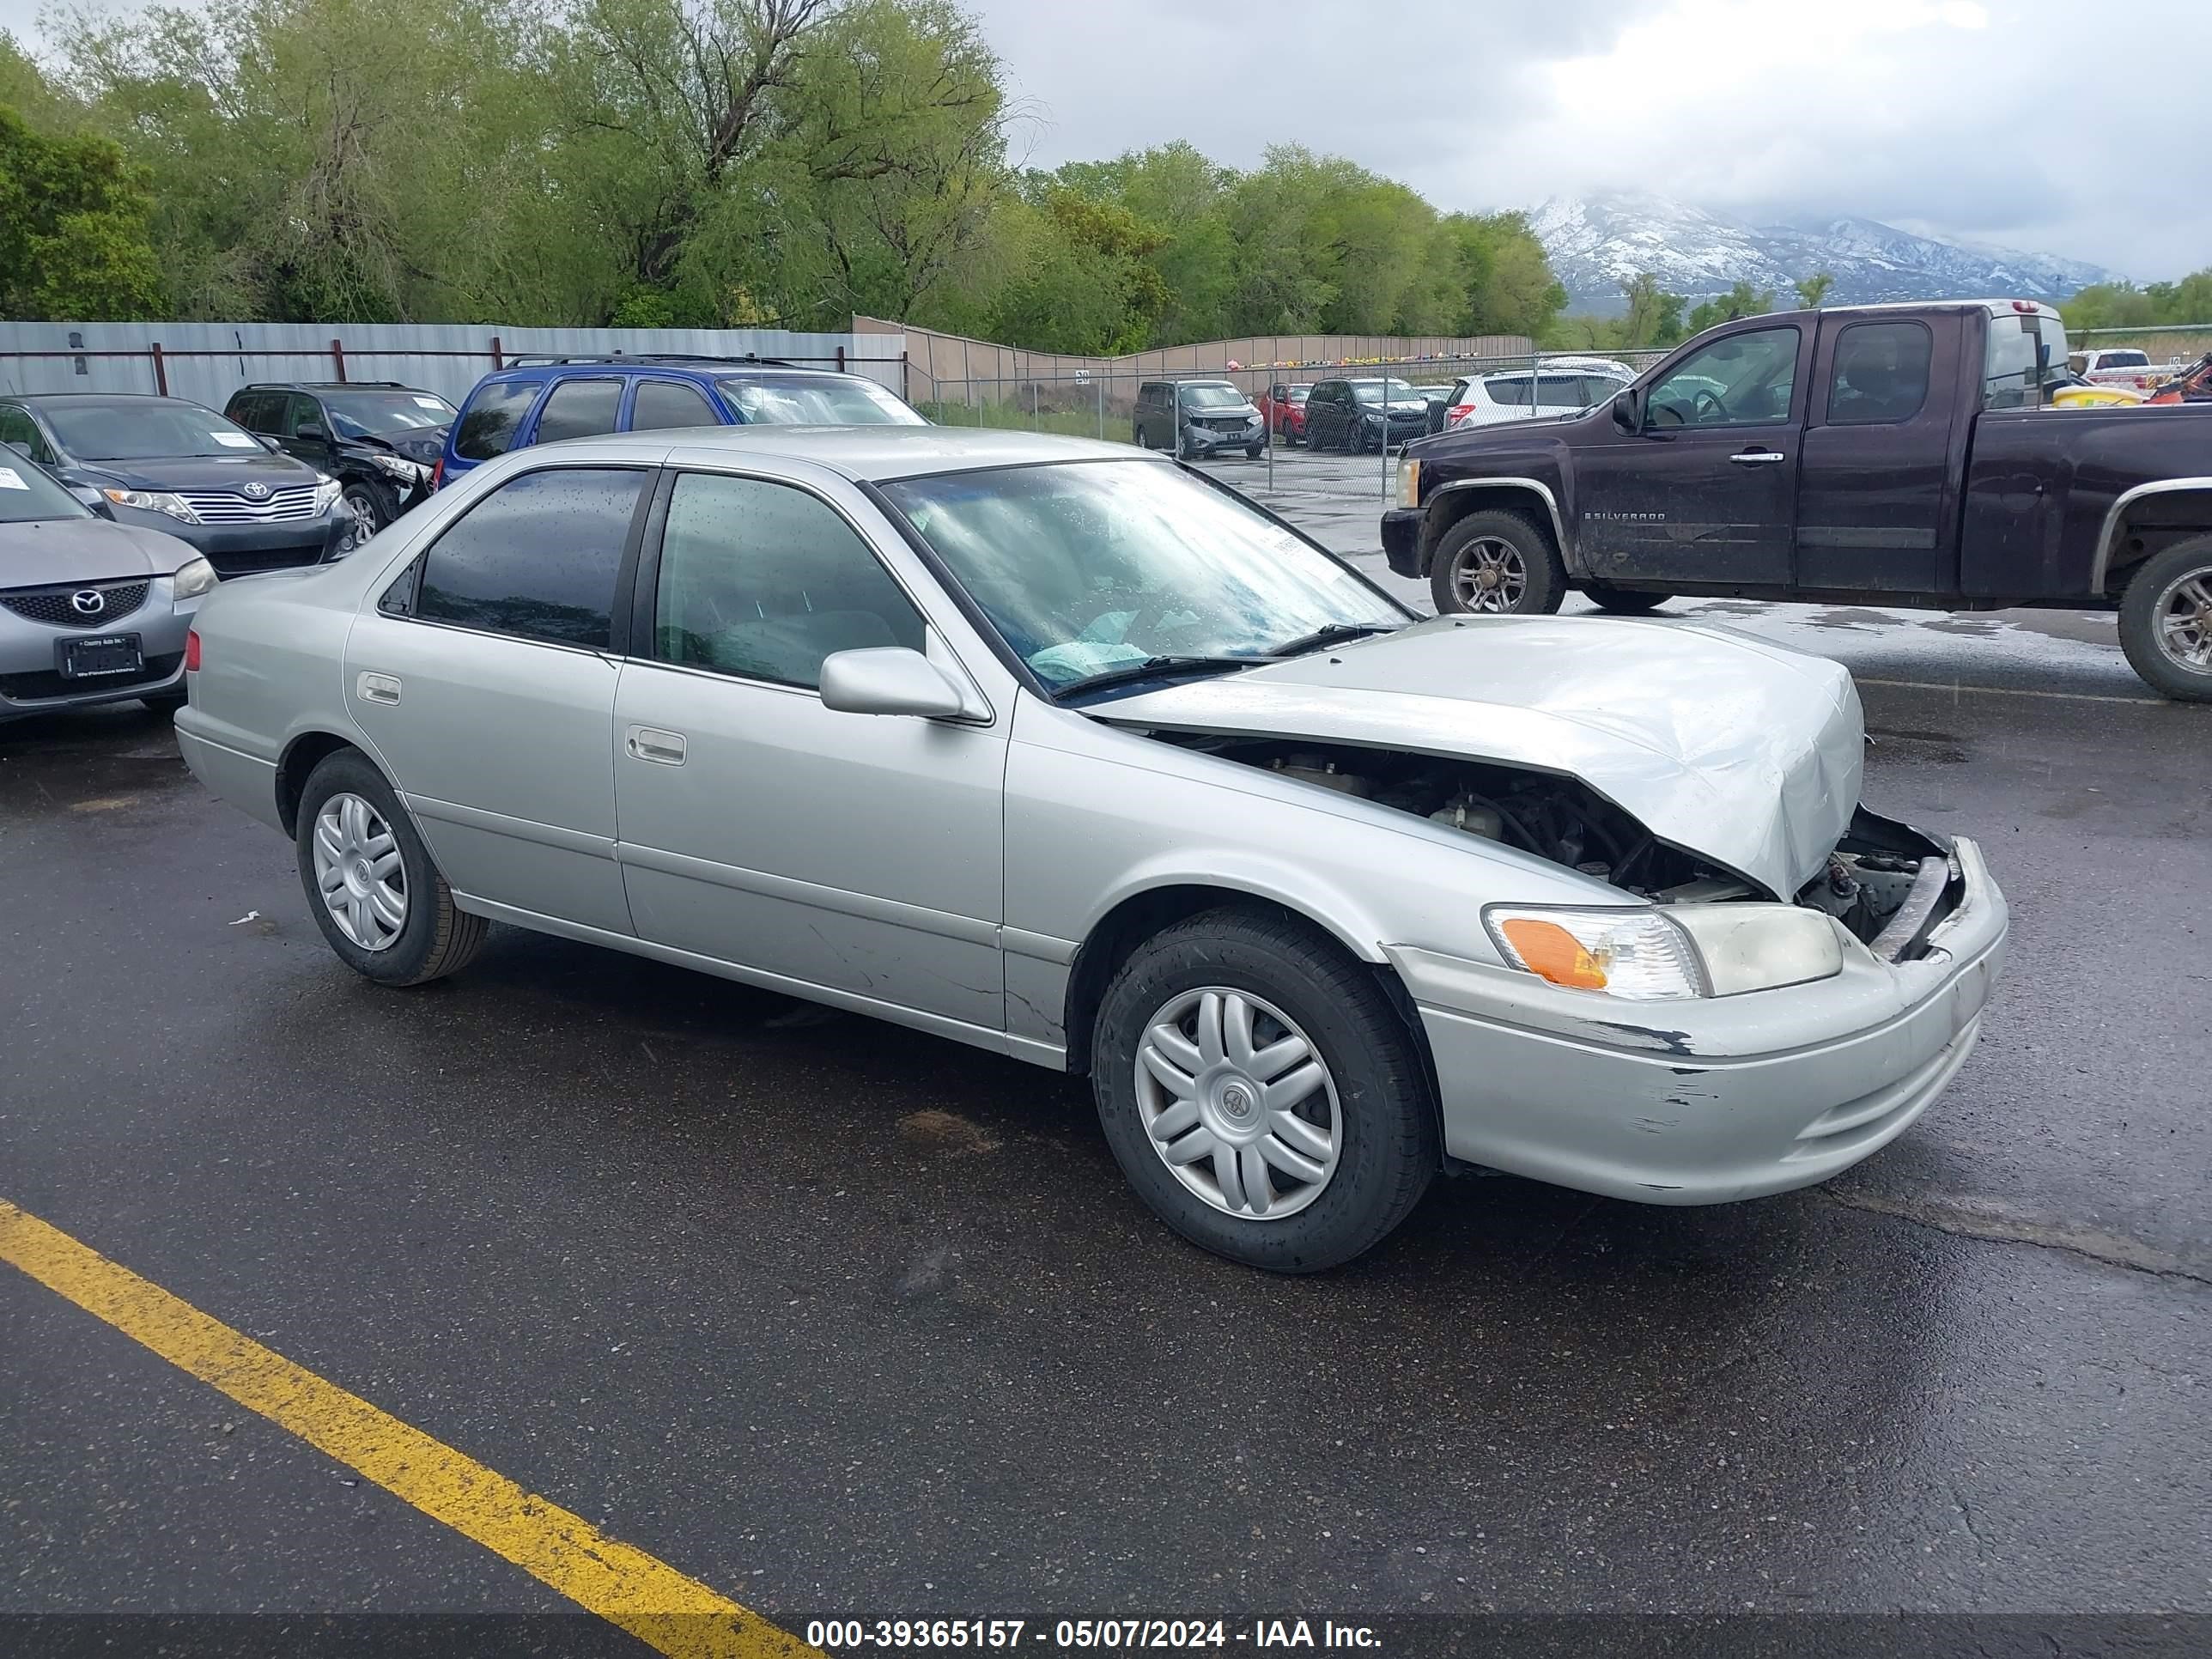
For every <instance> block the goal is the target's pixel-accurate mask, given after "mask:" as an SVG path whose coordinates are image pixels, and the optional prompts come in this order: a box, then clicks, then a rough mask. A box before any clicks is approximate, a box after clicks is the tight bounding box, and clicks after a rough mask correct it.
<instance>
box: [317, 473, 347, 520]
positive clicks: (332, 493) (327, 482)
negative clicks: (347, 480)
mask: <svg viewBox="0 0 2212 1659" xmlns="http://www.w3.org/2000/svg"><path fill="white" fill-rule="evenodd" d="M344 494H345V486H344V485H343V484H342V483H339V482H338V481H337V479H336V478H333V477H331V476H330V475H329V474H328V473H324V472H318V473H317V474H315V512H316V513H318V514H321V513H327V512H329V511H330V510H331V508H332V507H336V506H337V501H338V497H339V496H341V495H344Z"/></svg>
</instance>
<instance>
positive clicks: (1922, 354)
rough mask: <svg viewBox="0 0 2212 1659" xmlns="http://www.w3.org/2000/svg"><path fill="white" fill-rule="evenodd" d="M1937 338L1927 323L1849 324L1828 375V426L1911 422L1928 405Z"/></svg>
mask: <svg viewBox="0 0 2212 1659" xmlns="http://www.w3.org/2000/svg"><path fill="white" fill-rule="evenodd" d="M1935 356H1936V339H1935V337H1934V336H1933V335H1931V334H1930V333H1929V331H1928V325H1926V324H1925V323H1911V322H1897V323H1853V324H1852V325H1850V327H1848V328H1846V329H1845V330H1844V331H1843V332H1842V333H1841V334H1839V335H1838V336H1837V337H1836V361H1835V366H1834V367H1833V368H1831V369H1830V370H1829V371H1828V424H1829V425H1830V426H1881V425H1888V424H1893V423H1894V422H1899V421H1909V420H1911V418H1912V417H1913V416H1915V415H1917V414H1918V413H1919V412H1920V410H1921V406H1922V405H1923V404H1925V403H1926V402H1927V401H1928V374H1929V367H1930V365H1931V364H1932V363H1933V362H1934V361H1935Z"/></svg>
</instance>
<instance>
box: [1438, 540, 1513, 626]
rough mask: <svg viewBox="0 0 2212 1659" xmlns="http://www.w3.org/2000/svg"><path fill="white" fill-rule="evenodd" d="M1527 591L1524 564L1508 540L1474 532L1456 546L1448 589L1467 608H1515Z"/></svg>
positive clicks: (1491, 609)
mask: <svg viewBox="0 0 2212 1659" xmlns="http://www.w3.org/2000/svg"><path fill="white" fill-rule="evenodd" d="M1452 592H1453V594H1454V595H1455V596H1456V597H1457V599H1458V600H1459V602H1460V605H1462V607H1463V608H1464V609H1466V610H1468V611H1517V610H1519V609H1520V608H1521V600H1522V596H1523V595H1524V594H1526V593H1527V592H1528V562H1527V561H1525V560H1524V559H1522V556H1521V554H1520V550H1518V549H1517V548H1516V547H1515V546H1514V545H1513V544H1511V543H1510V542H1505V541H1500V540H1499V539H1498V538H1497V537H1495V536H1478V537H1476V538H1475V539H1474V540H1473V541H1471V542H1469V543H1468V544H1467V545H1466V546H1465V547H1462V549H1460V550H1459V556H1458V559H1457V561H1456V562H1455V563H1454V564H1453V566H1452Z"/></svg>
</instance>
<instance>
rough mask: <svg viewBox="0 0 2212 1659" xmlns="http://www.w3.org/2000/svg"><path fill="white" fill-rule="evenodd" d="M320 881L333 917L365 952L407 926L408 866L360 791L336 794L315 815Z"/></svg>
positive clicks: (387, 827)
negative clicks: (360, 794)
mask: <svg viewBox="0 0 2212 1659" xmlns="http://www.w3.org/2000/svg"><path fill="white" fill-rule="evenodd" d="M315 885H316V886H317V887H318V888H319V890H321V892H322V895H323V902H324V903H325V905H327V906H328V907H329V908H330V913H331V921H334V922H336V923H337V927H338V932H340V933H343V934H344V935H345V936H346V937H347V938H348V939H351V940H352V941H353V942H354V943H355V944H356V945H359V946H361V948H362V950H364V951H382V950H385V949H387V948H388V947H389V946H390V945H392V941H393V940H395V939H398V937H399V930H400V929H401V928H403V927H405V926H406V925H407V870H406V866H404V864H402V863H401V862H400V858H399V842H398V840H397V839H396V838H395V837H394V836H393V835H392V826H391V825H390V824H388V823H386V822H385V821H384V818H383V816H382V815H381V814H380V813H379V812H378V811H377V810H376V808H374V806H372V805H369V804H368V802H367V801H365V800H363V799H362V798H361V797H360V796H359V795H347V794H339V795H332V796H331V798H330V799H328V800H326V801H325V802H324V803H323V810H322V811H320V812H319V813H317V814H316V816H315Z"/></svg>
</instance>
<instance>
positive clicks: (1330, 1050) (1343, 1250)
mask: <svg viewBox="0 0 2212 1659" xmlns="http://www.w3.org/2000/svg"><path fill="white" fill-rule="evenodd" d="M1091 1086H1092V1090H1093V1092H1094V1093H1095V1094H1096V1096H1097V1102H1098V1117H1099V1121H1100V1123H1101V1125H1102V1126H1103V1128H1104V1130H1105V1133H1106V1139H1107V1141H1108V1144H1109V1145H1110V1146H1112V1147H1113V1149H1114V1156H1115V1159H1116V1160H1117V1161H1118V1162H1119V1163H1120V1164H1121V1170H1122V1173H1123V1174H1124V1175H1126V1176H1127V1177H1128V1179H1129V1182H1130V1184H1131V1185H1132V1186H1133V1187H1134V1188H1136V1189H1137V1193H1138V1195H1139V1197H1141V1198H1142V1199H1143V1200H1145V1202H1146V1204H1147V1205H1149V1206H1151V1207H1152V1211H1153V1212H1154V1213H1156V1214H1157V1215H1158V1216H1159V1218H1161V1219H1162V1220H1163V1221H1164V1222H1166V1223H1167V1224H1168V1225H1170V1227H1172V1228H1174V1229H1175V1230H1176V1231H1177V1232H1179V1233H1181V1234H1182V1236H1183V1237H1185V1238H1188V1239H1189V1240H1190V1241H1191V1242H1192V1243H1194V1244H1199V1245H1202V1246H1203V1247H1204V1248H1206V1249H1209V1250H1212V1251H1214V1252H1216V1253H1217V1254H1218V1255H1225V1256H1228V1257H1229V1258H1231V1260H1232V1261H1242V1262H1245V1263H1247V1264H1248V1265H1249V1266H1252V1267H1266V1268H1269V1269H1272V1270H1273V1271H1276V1272H1279V1273H1318V1272H1320V1271H1322V1269H1324V1268H1328V1267H1336V1266H1338V1265H1339V1264H1340V1263H1342V1262H1346V1261H1350V1260H1351V1259H1352V1257H1353V1256H1356V1255H1358V1254H1359V1253H1360V1252H1361V1251H1363V1250H1365V1249H1368V1248H1370V1246H1372V1245H1373V1244H1375V1243H1377V1242H1378V1241H1380V1240H1381V1239H1382V1238H1383V1237H1384V1236H1385V1235H1387V1234H1388V1233H1389V1231H1391V1229H1393V1228H1394V1227H1395V1226H1396V1225H1398V1224H1399V1223H1400V1222H1401V1221H1402V1220H1403V1219H1404V1218H1405V1217H1406V1215H1407V1212H1409V1211H1410V1210H1412V1208H1413V1206H1414V1204H1415V1203H1416V1202H1417V1201H1418V1200H1419V1198H1420V1196H1421V1194H1423V1193H1424V1192H1425V1191H1426V1190H1427V1188H1428V1184H1429V1182H1430V1180H1431V1177H1433V1176H1434V1175H1435V1174H1436V1170H1437V1164H1438V1162H1439V1158H1438V1149H1437V1140H1436V1120H1435V1115H1434V1113H1433V1111H1432V1110H1431V1105H1430V1101H1429V1095H1428V1085H1427V1084H1426V1082H1425V1078H1424V1074H1423V1072H1422V1068H1421V1066H1420V1064H1419V1060H1418V1059H1417V1058H1416V1056H1415V1054H1414V1050H1413V1041H1412V1038H1411V1036H1410V1035H1409V1034H1408V1033H1407V1030H1406V1028H1405V1026H1404V1024H1403V1023H1402V1022H1401V1020H1400V1019H1399V1018H1398V1017H1397V1015H1396V1014H1395V1012H1393V1010H1392V1009H1391V1007H1390V1005H1389V1002H1388V1000H1385V998H1384V997H1383V992H1382V990H1381V987H1379V986H1377V984H1376V981H1375V976H1374V975H1373V973H1372V972H1371V971H1370V970H1369V969H1367V968H1365V967H1364V965H1362V964H1361V963H1358V962H1355V961H1354V960H1352V957H1349V956H1348V955H1346V953H1345V952H1344V951H1342V950H1341V949H1340V947H1339V946H1338V945H1336V943H1335V942H1334V940H1332V939H1328V937H1327V936H1326V935H1323V934H1322V933H1318V932H1317V931H1316V930H1315V929H1313V928H1311V927H1307V926H1305V925H1304V924H1302V923H1300V922H1297V921H1293V920H1291V919H1290V918H1288V917H1283V916H1278V915H1267V914H1261V913H1255V912H1250V911H1246V910H1242V909H1237V908H1226V909H1220V910H1212V911H1208V912H1206V914H1204V915H1198V916H1194V917H1192V918H1191V919H1189V920H1188V921H1183V922H1179V923H1177V924H1176V926H1174V927H1170V928H1168V929H1167V930H1166V931H1164V932H1163V933H1159V934H1158V935H1156V936H1155V937H1153V938H1152V939H1149V940H1147V941H1146V943H1144V944H1143V945H1139V946H1138V947H1137V949H1136V951H1134V952H1133V954H1132V955H1131V956H1130V957H1129V959H1128V960H1127V962H1126V963H1123V964H1122V965H1121V970H1120V972H1118V973H1117V974H1116V975H1115V977H1114V981H1113V983H1112V984H1111V985H1110V986H1109V987H1108V988H1107V992H1106V996H1105V1000H1104V1001H1103V1003H1102V1004H1101V1005H1100V1007H1099V1011H1098V1019H1097V1026H1096V1029H1095V1031H1094V1034H1093V1037H1092V1042H1091Z"/></svg>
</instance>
